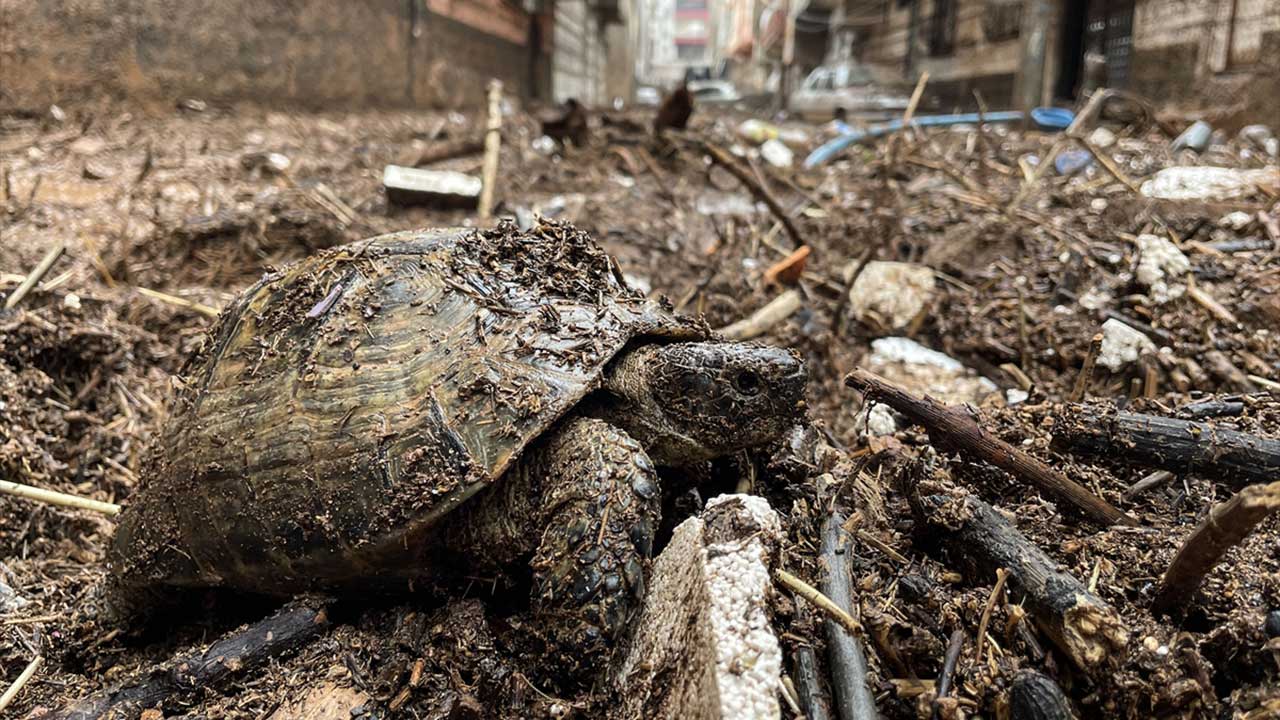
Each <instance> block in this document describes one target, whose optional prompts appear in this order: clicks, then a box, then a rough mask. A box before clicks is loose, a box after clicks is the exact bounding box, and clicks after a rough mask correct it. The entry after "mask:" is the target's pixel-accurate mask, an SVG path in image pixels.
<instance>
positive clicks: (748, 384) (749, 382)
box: [733, 370, 760, 395]
mask: <svg viewBox="0 0 1280 720" xmlns="http://www.w3.org/2000/svg"><path fill="white" fill-rule="evenodd" d="M733 386H734V387H735V388H737V390H738V392H740V393H742V394H743V395H755V394H757V393H759V392H760V376H759V375H756V374H755V373H753V372H751V371H750V370H742V371H740V372H739V373H738V374H737V375H735V376H734V377H733Z"/></svg>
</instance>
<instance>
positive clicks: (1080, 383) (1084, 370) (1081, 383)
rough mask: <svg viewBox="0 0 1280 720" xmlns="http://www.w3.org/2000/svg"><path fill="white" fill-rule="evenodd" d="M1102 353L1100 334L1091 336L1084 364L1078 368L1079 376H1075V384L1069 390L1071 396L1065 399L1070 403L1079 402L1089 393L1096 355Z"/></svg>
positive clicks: (1096, 359) (1096, 360)
mask: <svg viewBox="0 0 1280 720" xmlns="http://www.w3.org/2000/svg"><path fill="white" fill-rule="evenodd" d="M1100 352H1102V333H1098V334H1096V335H1094V336H1093V339H1092V340H1090V341H1089V350H1088V352H1087V353H1086V354H1085V356H1084V364H1083V365H1082V366H1081V367H1080V374H1079V375H1077V376H1076V384H1075V386H1074V387H1072V388H1071V394H1070V395H1068V396H1067V399H1068V400H1070V401H1071V402H1080V401H1081V400H1083V399H1084V396H1085V395H1086V394H1088V392H1089V385H1090V384H1091V383H1092V382H1093V367H1094V364H1095V363H1097V362H1098V353H1100Z"/></svg>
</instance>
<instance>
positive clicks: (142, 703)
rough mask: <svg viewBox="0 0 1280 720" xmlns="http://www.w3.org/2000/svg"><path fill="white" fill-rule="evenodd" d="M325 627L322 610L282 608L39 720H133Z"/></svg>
mask: <svg viewBox="0 0 1280 720" xmlns="http://www.w3.org/2000/svg"><path fill="white" fill-rule="evenodd" d="M328 626H329V619H328V617H327V615H326V614H325V611H324V609H323V608H315V607H309V606H306V605H292V606H287V607H285V608H284V609H283V610H281V611H279V612H278V613H276V614H275V615H273V616H271V617H269V618H267V619H266V620H262V621H260V622H258V623H256V624H254V625H250V626H248V627H246V628H244V629H242V630H239V631H237V632H234V633H232V634H230V635H228V636H226V637H224V638H223V639H221V640H219V641H217V642H215V643H214V644H212V645H210V646H209V649H208V650H206V651H204V652H203V653H192V654H190V655H185V656H178V657H175V658H173V659H171V660H170V661H169V662H168V663H165V664H163V665H160V666H158V667H154V668H152V669H151V670H149V671H148V672H146V673H145V674H144V675H143V676H142V677H141V678H139V679H138V680H136V681H134V682H133V683H130V684H123V685H117V686H115V687H113V688H110V689H107V690H102V691H99V692H96V693H93V694H92V695H88V696H86V697H83V698H81V699H80V700H77V701H76V702H74V703H72V704H71V705H69V706H67V707H65V708H63V709H62V710H59V711H57V712H53V713H49V714H47V715H45V716H44V717H43V718H42V720H90V719H91V718H115V717H137V716H138V714H139V713H141V712H142V711H143V710H144V709H147V708H153V707H155V706H156V705H158V704H160V703H163V702H164V701H165V700H167V699H168V698H170V697H171V696H173V695H177V694H179V693H184V692H190V691H193V690H197V689H200V688H204V687H210V686H213V685H216V684H218V683H220V682H222V681H224V680H227V679H228V678H230V677H232V676H234V675H239V674H242V673H244V672H246V671H248V670H250V669H252V668H254V667H257V666H258V665H261V664H262V663H264V662H266V661H268V660H270V659H272V658H277V657H280V656H281V655H283V654H285V653H288V652H292V651H293V650H296V649H298V648H300V647H302V646H303V645H305V644H306V643H308V642H310V641H311V640H312V639H313V638H315V637H316V636H317V635H319V634H320V633H321V632H322V631H323V630H324V629H325V628H327V627H328Z"/></svg>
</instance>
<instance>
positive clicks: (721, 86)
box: [689, 80, 742, 104]
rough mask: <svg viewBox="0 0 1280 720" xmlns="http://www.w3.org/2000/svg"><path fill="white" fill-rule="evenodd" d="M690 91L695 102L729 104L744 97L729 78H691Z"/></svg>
mask: <svg viewBox="0 0 1280 720" xmlns="http://www.w3.org/2000/svg"><path fill="white" fill-rule="evenodd" d="M689 92H690V93H692V94H693V101H694V103H695V104H700V103H712V104H728V103H734V102H737V101H738V100H740V99H742V96H741V95H739V94H738V89H737V88H735V87H734V86H733V83H731V82H729V81H728V80H690V81H689Z"/></svg>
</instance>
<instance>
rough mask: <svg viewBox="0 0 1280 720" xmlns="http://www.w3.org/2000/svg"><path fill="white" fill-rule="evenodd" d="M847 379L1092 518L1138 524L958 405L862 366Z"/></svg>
mask: <svg viewBox="0 0 1280 720" xmlns="http://www.w3.org/2000/svg"><path fill="white" fill-rule="evenodd" d="M844 384H845V385H848V386H849V387H851V388H854V389H855V390H858V391H860V392H862V393H863V394H864V395H866V396H867V397H868V398H873V399H875V400H876V401H878V402H883V403H885V404H887V405H889V406H890V407H892V408H893V409H895V410H897V411H898V412H900V413H902V414H903V415H906V416H907V417H908V418H910V419H911V421H912V422H915V423H918V424H920V425H923V426H924V427H925V429H927V430H928V431H929V437H930V438H932V439H933V440H934V442H937V443H939V444H942V445H947V446H949V447H953V448H955V449H956V450H959V451H960V452H961V453H963V454H965V455H967V456H970V457H972V458H976V459H978V460H982V461H984V462H988V463H991V464H992V465H995V466H996V467H998V468H1000V469H1001V470H1004V471H1005V472H1008V473H1010V474H1012V475H1014V476H1016V477H1019V478H1022V479H1024V480H1026V481H1027V482H1029V483H1031V484H1032V485H1034V486H1035V487H1037V488H1039V489H1041V490H1044V491H1045V492H1047V493H1049V494H1051V495H1053V496H1054V497H1056V498H1058V499H1061V500H1065V501H1067V502H1068V503H1070V504H1071V505H1073V506H1075V507H1076V508H1078V509H1079V510H1081V511H1082V512H1084V513H1085V514H1086V515H1088V516H1089V517H1091V518H1093V519H1094V520H1097V521H1099V522H1102V523H1105V524H1107V525H1111V524H1114V523H1123V524H1126V525H1133V524H1136V523H1135V521H1134V520H1133V518H1131V517H1129V516H1128V515H1126V514H1124V513H1122V512H1120V511H1119V510H1117V509H1116V508H1115V507H1113V506H1112V505H1111V504H1110V503H1108V502H1107V501H1106V500H1103V499H1102V498H1100V497H1098V496H1097V495H1094V494H1093V493H1091V492H1089V491H1088V490H1087V489H1085V488H1084V487H1083V486H1081V485H1079V484H1078V483H1076V482H1075V481H1073V480H1071V479H1070V478H1068V477H1067V476H1066V475H1063V474H1062V473H1060V472H1058V471H1056V470H1054V469H1052V468H1050V467H1049V466H1047V465H1045V464H1044V463H1042V462H1040V461H1039V460H1037V459H1035V458H1033V457H1031V456H1030V455H1028V454H1026V453H1024V452H1022V451H1021V450H1019V449H1017V448H1015V447H1013V446H1012V445H1010V444H1009V443H1007V442H1005V441H1003V440H1001V439H1000V438H998V437H994V436H992V435H989V434H988V433H987V432H985V431H984V430H983V429H982V427H981V426H980V425H978V423H977V422H976V421H974V419H973V417H972V416H971V415H970V414H969V413H967V412H965V411H964V410H961V409H958V408H952V407H948V406H946V405H943V404H941V403H939V402H937V401H936V400H934V399H932V398H930V397H923V398H918V397H915V396H914V395H912V394H911V393H909V392H907V391H906V390H903V389H902V388H900V387H898V386H896V385H893V384H892V383H889V382H887V381H885V380H884V379H883V378H881V377H879V376H877V375H875V374H873V373H870V372H867V371H866V370H862V369H857V370H854V371H853V372H851V373H849V374H848V375H847V376H845V379H844Z"/></svg>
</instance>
